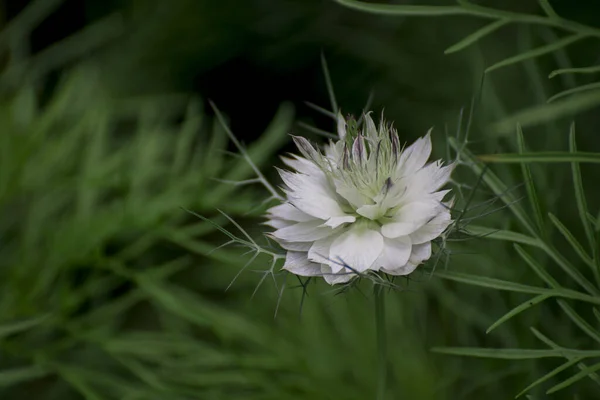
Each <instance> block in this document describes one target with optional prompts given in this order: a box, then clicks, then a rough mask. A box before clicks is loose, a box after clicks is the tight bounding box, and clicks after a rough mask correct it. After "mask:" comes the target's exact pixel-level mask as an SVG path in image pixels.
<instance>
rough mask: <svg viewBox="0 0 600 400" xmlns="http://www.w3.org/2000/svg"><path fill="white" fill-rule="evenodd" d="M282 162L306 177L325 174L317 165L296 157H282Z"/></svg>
mask: <svg viewBox="0 0 600 400" xmlns="http://www.w3.org/2000/svg"><path fill="white" fill-rule="evenodd" d="M281 161H283V163H284V164H285V165H287V166H288V167H290V168H292V169H294V170H296V171H298V172H301V173H303V174H306V175H311V174H319V173H323V172H322V171H321V169H320V168H319V167H318V166H317V165H316V164H315V163H313V162H311V161H309V160H307V159H306V158H302V157H298V156H296V155H292V156H291V157H281Z"/></svg>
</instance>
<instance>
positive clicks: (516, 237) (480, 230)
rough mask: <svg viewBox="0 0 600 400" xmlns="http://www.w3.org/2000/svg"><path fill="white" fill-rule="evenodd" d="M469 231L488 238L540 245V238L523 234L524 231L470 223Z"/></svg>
mask: <svg viewBox="0 0 600 400" xmlns="http://www.w3.org/2000/svg"><path fill="white" fill-rule="evenodd" d="M466 229H467V231H468V232H469V233H471V234H473V235H476V236H480V237H485V238H486V239H494V240H504V241H508V242H514V243H522V244H527V245H530V246H535V247H540V246H541V243H540V241H539V239H536V238H533V237H531V236H527V235H523V234H522V233H518V232H513V231H507V230H502V229H493V228H488V227H487V226H479V225H469V226H468V227H467V228H466Z"/></svg>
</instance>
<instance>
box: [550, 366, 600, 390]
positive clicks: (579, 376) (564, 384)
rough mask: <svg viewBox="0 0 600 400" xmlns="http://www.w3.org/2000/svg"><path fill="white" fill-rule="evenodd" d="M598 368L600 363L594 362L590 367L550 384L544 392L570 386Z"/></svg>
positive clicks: (599, 368)
mask: <svg viewBox="0 0 600 400" xmlns="http://www.w3.org/2000/svg"><path fill="white" fill-rule="evenodd" d="M598 370H600V363H597V364H594V365H592V366H591V367H588V368H585V369H583V370H582V371H580V372H578V373H576V374H575V375H573V376H572V377H570V378H569V379H567V380H565V381H563V382H561V383H559V384H557V385H554V386H552V387H551V388H550V389H548V391H547V392H546V394H552V393H555V392H558V391H559V390H562V389H565V388H567V387H569V386H571V385H572V384H574V383H575V382H577V381H579V380H581V379H583V378H585V377H586V376H589V375H590V374H592V373H593V372H596V371H598Z"/></svg>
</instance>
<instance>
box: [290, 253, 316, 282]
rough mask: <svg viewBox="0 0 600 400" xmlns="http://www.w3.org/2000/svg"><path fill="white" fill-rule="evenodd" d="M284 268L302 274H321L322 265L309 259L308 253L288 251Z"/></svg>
mask: <svg viewBox="0 0 600 400" xmlns="http://www.w3.org/2000/svg"><path fill="white" fill-rule="evenodd" d="M283 269H285V270H288V271H290V272H291V273H293V274H296V275H300V276H319V275H321V266H320V265H319V264H315V263H311V262H310V261H308V259H307V258H306V253H303V252H297V251H288V252H287V254H286V256H285V264H284V265H283Z"/></svg>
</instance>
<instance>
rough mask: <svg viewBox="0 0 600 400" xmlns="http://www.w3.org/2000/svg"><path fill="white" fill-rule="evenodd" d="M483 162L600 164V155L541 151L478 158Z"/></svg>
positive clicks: (488, 155)
mask: <svg viewBox="0 0 600 400" xmlns="http://www.w3.org/2000/svg"><path fill="white" fill-rule="evenodd" d="M477 158H478V159H479V160H481V161H484V162H488V163H500V164H509V163H567V162H568V163H570V162H579V163H593V164H598V163H600V153H590V152H582V151H576V152H566V151H540V152H535V153H520V154H519V153H503V154H483V155H480V156H477Z"/></svg>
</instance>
